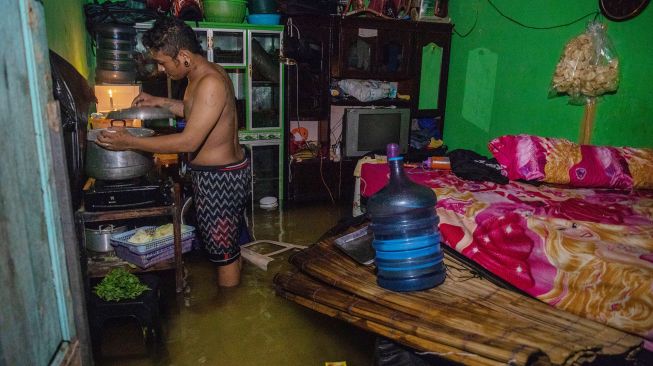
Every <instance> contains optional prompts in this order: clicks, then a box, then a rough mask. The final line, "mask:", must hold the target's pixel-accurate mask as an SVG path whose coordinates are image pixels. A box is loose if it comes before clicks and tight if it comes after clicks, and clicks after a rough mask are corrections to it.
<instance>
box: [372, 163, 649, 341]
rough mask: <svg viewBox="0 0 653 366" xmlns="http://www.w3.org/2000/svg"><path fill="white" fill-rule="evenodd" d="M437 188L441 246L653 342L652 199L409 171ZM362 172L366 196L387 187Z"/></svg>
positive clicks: (378, 172) (381, 171)
mask: <svg viewBox="0 0 653 366" xmlns="http://www.w3.org/2000/svg"><path fill="white" fill-rule="evenodd" d="M407 173H408V176H409V177H410V178H411V179H412V180H413V181H415V182H417V183H420V184H423V185H426V186H428V187H431V188H432V189H433V190H434V191H435V193H436V195H437V197H438V205H437V213H438V215H439V217H440V226H439V227H440V232H441V234H442V237H443V242H444V243H445V244H446V245H448V246H450V247H452V248H454V249H455V250H456V251H458V252H460V253H462V254H463V255H465V256H466V257H468V258H470V259H471V260H473V261H475V262H476V263H478V264H480V265H481V266H483V267H484V268H486V269H487V270H489V271H491V272H492V273H494V274H495V275H497V276H499V277H501V278H502V279H503V280H505V281H507V282H509V283H511V284H512V285H514V286H515V287H517V288H519V289H521V290H523V291H524V292H526V293H528V294H530V295H532V296H533V297H536V298H538V299H540V300H542V301H544V302H546V303H548V304H550V305H553V306H555V307H557V308H560V309H564V310H566V311H569V312H571V313H574V314H577V315H580V316H583V317H586V318H589V319H593V320H595V321H598V322H601V323H604V324H608V325H610V326H612V327H615V328H618V329H621V330H624V331H627V332H630V333H634V334H638V335H640V336H642V337H645V338H646V339H647V340H648V341H647V342H646V343H647V345H646V348H649V349H651V345H653V343H652V342H651V341H653V191H632V192H624V191H615V190H607V189H582V188H562V187H554V186H548V185H542V186H539V187H535V186H532V185H529V184H524V183H519V182H510V183H509V184H507V185H497V184H494V183H489V182H486V183H478V182H470V181H463V180H461V179H458V178H457V177H456V176H455V175H453V173H451V172H447V171H426V170H423V169H422V168H407ZM387 177H388V168H387V166H386V165H385V164H364V165H363V166H362V168H361V185H360V188H361V195H362V196H364V197H369V196H371V195H372V194H374V193H375V192H376V191H378V190H379V189H381V188H382V187H383V186H384V185H385V183H386V182H387Z"/></svg>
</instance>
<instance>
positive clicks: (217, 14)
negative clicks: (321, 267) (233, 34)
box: [203, 0, 247, 23]
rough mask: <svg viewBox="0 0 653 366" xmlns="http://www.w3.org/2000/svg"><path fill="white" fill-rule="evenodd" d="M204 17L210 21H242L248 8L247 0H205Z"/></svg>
mask: <svg viewBox="0 0 653 366" xmlns="http://www.w3.org/2000/svg"><path fill="white" fill-rule="evenodd" d="M203 4H204V18H205V19H206V20H207V21H209V22H218V23H242V22H243V21H244V20H245V13H246V10H247V1H246V0H204V2H203Z"/></svg>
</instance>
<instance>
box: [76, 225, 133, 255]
mask: <svg viewBox="0 0 653 366" xmlns="http://www.w3.org/2000/svg"><path fill="white" fill-rule="evenodd" d="M125 231H127V227H126V226H119V227H115V226H113V225H100V226H99V227H98V228H97V229H89V228H85V229H84V234H85V236H86V249H87V250H91V251H94V252H101V253H105V252H111V251H113V246H111V235H112V234H119V233H124V232H125Z"/></svg>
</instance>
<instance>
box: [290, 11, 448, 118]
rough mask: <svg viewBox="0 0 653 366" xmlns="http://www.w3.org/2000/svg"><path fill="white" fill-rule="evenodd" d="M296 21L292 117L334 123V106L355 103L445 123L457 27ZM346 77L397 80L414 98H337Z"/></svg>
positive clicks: (350, 20)
mask: <svg viewBox="0 0 653 366" xmlns="http://www.w3.org/2000/svg"><path fill="white" fill-rule="evenodd" d="M290 21H291V22H292V26H290V27H288V28H286V43H285V49H284V53H285V54H286V55H287V56H288V57H290V58H292V59H294V60H296V62H297V68H296V70H297V72H296V73H293V72H292V71H291V72H290V73H289V75H288V76H289V83H288V90H289V91H288V95H289V96H290V98H289V100H288V105H289V110H290V111H291V112H290V113H289V117H290V118H291V119H298V120H311V119H312V120H316V119H328V117H329V106H330V105H332V104H336V105H347V104H348V103H349V104H351V105H377V104H378V105H389V104H393V105H399V106H406V107H410V109H411V112H412V117H437V118H440V119H441V120H442V121H443V120H444V111H445V106H446V94H447V93H446V91H447V75H448V73H449V54H450V48H451V33H452V27H453V26H452V25H451V24H447V23H430V22H415V21H407V20H396V19H381V18H355V17H353V18H341V17H339V16H323V17H316V16H296V17H292V18H290ZM342 79H372V80H383V81H394V82H397V84H398V92H399V94H403V95H406V96H409V97H410V99H409V101H404V100H397V99H391V100H379V101H374V102H360V101H357V100H354V99H353V98H334V97H333V96H332V95H331V93H330V87H331V86H332V84H333V83H335V82H337V81H338V80H342ZM293 96H295V97H293Z"/></svg>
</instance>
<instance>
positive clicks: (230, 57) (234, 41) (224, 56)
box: [211, 29, 245, 66]
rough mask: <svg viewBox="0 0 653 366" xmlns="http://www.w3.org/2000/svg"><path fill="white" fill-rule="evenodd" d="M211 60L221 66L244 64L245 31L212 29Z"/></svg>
mask: <svg viewBox="0 0 653 366" xmlns="http://www.w3.org/2000/svg"><path fill="white" fill-rule="evenodd" d="M211 32H212V34H211V50H212V51H213V62H215V63H217V64H220V65H222V66H245V31H244V30H216V29H214V30H212V31H211Z"/></svg>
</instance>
